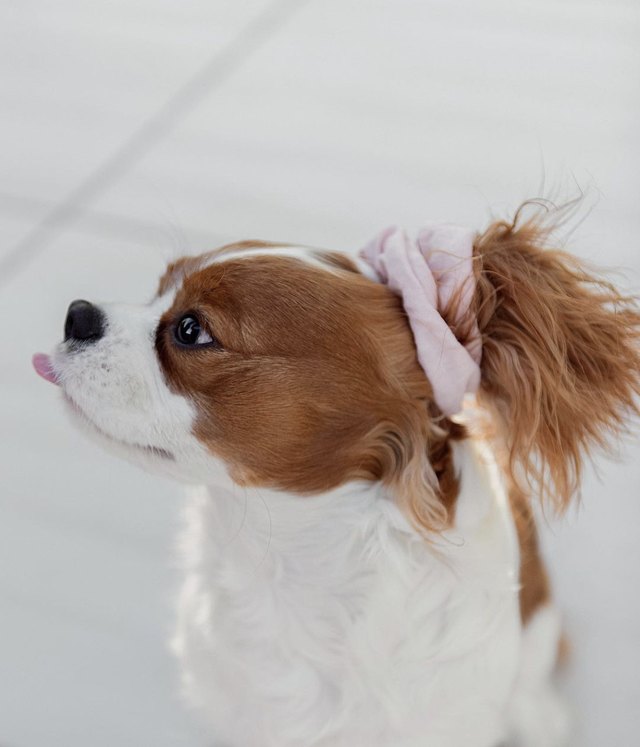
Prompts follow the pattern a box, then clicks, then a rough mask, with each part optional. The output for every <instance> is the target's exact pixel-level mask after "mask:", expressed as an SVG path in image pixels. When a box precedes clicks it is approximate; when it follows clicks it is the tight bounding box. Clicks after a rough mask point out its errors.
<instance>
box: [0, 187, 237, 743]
mask: <svg viewBox="0 0 640 747" xmlns="http://www.w3.org/2000/svg"><path fill="white" fill-rule="evenodd" d="M57 207H58V205H57V204H56V203H55V202H52V201H51V200H42V199H35V198H31V197H23V196H22V195H18V194H12V193H9V192H5V191H4V190H0V217H1V216H3V215H10V216H15V215H16V214H18V215H19V216H20V218H21V220H23V221H26V220H29V218H30V217H31V216H32V213H33V211H34V210H40V211H41V212H46V211H48V212H51V211H53V210H55V209H56V208H57ZM76 211H77V212H76V216H75V217H77V219H78V221H81V223H80V225H78V224H75V225H73V224H72V225H70V226H69V228H70V229H72V230H75V231H78V232H79V233H83V234H87V235H90V236H96V237H102V238H104V237H105V236H112V237H119V238H121V239H123V240H129V241H131V240H135V241H140V240H142V241H143V242H144V241H145V236H148V235H149V234H151V233H155V234H157V235H159V236H165V237H167V238H173V239H177V240H180V241H181V242H183V241H184V239H185V237H186V236H189V237H192V238H193V239H195V240H196V241H197V242H198V244H203V245H204V247H205V248H207V247H208V246H209V244H212V245H213V244H217V243H220V242H224V241H227V240H228V241H231V240H232V239H233V236H227V235H226V234H220V233H217V232H215V231H206V230H202V229H201V228H198V227H195V226H186V225H183V224H174V223H171V222H167V224H166V225H162V224H161V223H154V222H153V221H149V220H144V219H139V218H133V217H131V216H129V215H125V214H121V213H111V212H106V211H103V210H96V209H95V208H91V207H90V206H84V205H77V206H76ZM141 237H142V239H141ZM189 248H190V247H189V245H188V244H185V245H184V246H182V244H181V246H180V250H181V251H188V250H189ZM0 264H1V261H0ZM0 747H2V745H0Z"/></svg>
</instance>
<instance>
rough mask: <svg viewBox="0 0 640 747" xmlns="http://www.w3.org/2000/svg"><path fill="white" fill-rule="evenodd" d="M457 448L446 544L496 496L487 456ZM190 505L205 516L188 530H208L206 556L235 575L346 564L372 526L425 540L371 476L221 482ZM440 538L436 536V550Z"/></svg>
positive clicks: (304, 570)
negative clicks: (313, 483) (315, 488)
mask: <svg viewBox="0 0 640 747" xmlns="http://www.w3.org/2000/svg"><path fill="white" fill-rule="evenodd" d="M454 453H455V463H456V472H458V473H459V474H461V475H462V485H461V490H460V495H459V497H458V501H457V505H456V511H455V516H456V519H455V524H454V526H453V527H452V528H451V530H450V531H449V532H448V533H447V534H448V535H450V536H448V537H447V538H444V542H445V544H446V543H447V542H448V541H449V540H450V539H451V540H452V541H453V542H454V543H457V542H458V534H459V532H462V533H463V534H464V535H466V534H467V532H468V531H469V530H470V529H471V528H472V527H473V526H474V525H475V524H476V523H477V522H479V521H480V520H481V518H482V516H483V515H484V514H485V513H486V511H487V510H488V508H489V504H490V500H491V495H492V494H494V491H493V490H491V489H490V486H489V484H488V481H489V480H491V475H490V474H489V472H490V471H489V472H488V471H487V466H486V460H485V459H484V458H483V457H482V456H478V452H477V445H476V446H475V447H474V446H473V445H472V444H471V442H467V441H464V442H459V443H456V444H455V445H454ZM483 485H484V486H485V487H483ZM195 505H197V506H198V507H199V509H198V510H199V511H200V512H203V513H204V515H205V517H206V521H205V522H204V524H203V523H202V521H201V518H202V516H200V518H199V519H198V521H197V522H195V521H194V522H193V525H192V529H191V531H192V532H202V531H206V532H207V536H206V537H199V538H198V540H202V541H204V543H206V545H207V547H209V548H210V551H211V554H212V556H211V558H210V559H211V560H214V557H213V556H216V557H217V559H218V561H219V562H220V563H222V564H224V565H225V566H226V567H229V568H231V567H233V568H234V569H235V571H234V573H235V574H237V580H238V581H239V580H240V577H241V576H243V575H245V574H247V575H248V576H254V575H255V574H256V573H258V574H259V575H261V574H262V573H264V572H269V569H270V568H271V567H272V566H273V565H274V564H276V565H280V568H279V572H281V573H288V572H295V573H300V574H305V573H306V574H310V575H311V576H314V575H315V574H316V573H317V572H318V564H323V565H324V566H327V565H328V566H334V567H336V568H337V567H339V566H342V567H343V568H344V566H345V564H349V563H351V562H352V558H351V554H352V552H355V550H354V548H359V551H360V552H361V551H362V539H363V537H364V536H366V535H368V534H370V533H372V532H375V531H377V528H376V525H379V527H384V531H386V532H389V531H392V532H394V533H397V532H399V533H401V534H403V535H410V536H413V537H414V538H415V540H416V542H418V543H420V544H422V543H423V542H424V535H421V534H420V533H419V532H418V531H417V530H416V529H415V528H414V527H413V526H412V525H411V523H410V521H409V519H408V518H407V517H406V516H405V515H404V513H403V512H402V510H401V509H400V508H399V507H398V505H397V504H396V502H395V501H394V497H393V495H392V494H391V493H390V491H389V490H388V489H387V488H386V487H384V486H383V485H381V484H380V483H375V482H364V481H359V482H350V483H347V484H345V485H342V486H340V487H338V488H336V489H334V490H330V491H327V492H324V493H321V494H317V495H313V496H305V495H297V494H294V493H287V492H282V491H278V490H271V489H264V488H246V487H241V486H237V485H234V484H233V483H231V482H227V481H221V483H218V484H213V485H209V486H207V487H206V488H205V489H204V490H200V491H199V497H198V498H197V499H196V501H195ZM203 526H206V530H203ZM440 539H443V538H437V537H436V538H434V540H435V542H434V545H435V546H436V547H439V550H438V552H439V551H440V550H441V549H442V547H441V542H440V541H439V540H440ZM194 544H198V545H199V544H200V542H195V543H194ZM186 550H187V554H188V548H186Z"/></svg>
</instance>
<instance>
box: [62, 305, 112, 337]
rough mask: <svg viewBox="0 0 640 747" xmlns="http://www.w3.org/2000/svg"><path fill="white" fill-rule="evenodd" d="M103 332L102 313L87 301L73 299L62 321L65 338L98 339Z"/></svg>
mask: <svg viewBox="0 0 640 747" xmlns="http://www.w3.org/2000/svg"><path fill="white" fill-rule="evenodd" d="M103 334H104V314H103V313H102V311H100V309H99V308H98V307H97V306H94V305H93V304H92V303H89V301H81V300H78V301H73V302H72V303H71V305H70V306H69V310H68V311H67V318H66V320H65V323H64V339H65V340H85V341H87V340H99V339H100V338H101V337H102V335H103Z"/></svg>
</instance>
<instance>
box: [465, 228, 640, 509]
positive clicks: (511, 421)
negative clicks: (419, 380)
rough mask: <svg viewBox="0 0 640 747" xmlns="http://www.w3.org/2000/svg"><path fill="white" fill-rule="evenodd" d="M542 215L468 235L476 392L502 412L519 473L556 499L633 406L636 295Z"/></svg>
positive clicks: (637, 374)
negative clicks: (570, 250)
mask: <svg viewBox="0 0 640 747" xmlns="http://www.w3.org/2000/svg"><path fill="white" fill-rule="evenodd" d="M549 234H550V229H549V228H548V227H546V224H543V223H542V222H540V221H539V220H529V221H526V222H523V223H522V224H521V225H518V219H517V218H516V221H514V223H504V222H498V223H494V224H493V225H492V226H490V227H489V229H488V230H487V231H486V232H485V233H483V234H482V235H480V236H479V237H478V238H477V239H476V241H475V244H474V261H475V268H476V281H477V290H476V296H475V311H476V315H477V320H478V326H479V329H480V333H481V335H482V343H483V356H482V379H481V385H480V400H481V402H482V403H483V404H485V405H488V406H490V407H491V408H492V409H493V410H494V411H495V412H497V414H498V421H499V422H500V423H501V424H502V426H503V428H502V430H503V434H502V435H503V438H504V441H505V443H506V446H507V449H508V454H509V466H510V471H511V474H512V476H513V477H514V478H515V479H516V481H518V480H519V481H520V482H521V483H522V481H523V480H524V482H525V483H526V485H527V487H528V488H529V489H531V488H533V489H536V490H537V491H538V492H539V494H540V495H541V496H542V497H543V498H550V499H551V500H552V501H553V502H554V503H555V505H556V506H557V507H558V508H559V509H562V508H564V507H566V505H567V503H568V502H569V500H570V498H571V497H572V495H574V493H575V492H576V489H577V487H578V484H579V479H580V473H581V467H582V461H583V458H584V457H585V455H587V454H589V452H590V450H591V449H592V448H593V447H594V446H596V447H604V448H606V447H607V446H608V445H610V443H611V440H612V438H613V437H614V436H616V435H618V434H619V433H620V432H621V431H624V430H625V427H626V425H627V423H628V417H629V415H631V414H632V413H636V414H637V413H638V404H637V396H638V394H639V393H640V353H639V347H638V343H639V340H640V310H639V308H638V305H637V302H636V299H634V298H631V297H628V296H624V295H622V294H620V293H619V292H618V291H617V290H616V288H615V287H614V286H613V285H611V284H610V283H609V282H606V281H605V280H603V279H602V278H599V277H597V276H596V275H594V274H592V273H591V271H590V270H587V268H586V267H585V265H584V264H582V263H581V262H579V261H578V260H577V259H575V258H574V257H572V256H571V255H569V254H566V253H564V252H562V251H557V250H551V249H546V248H545V245H546V243H547V241H548V239H549Z"/></svg>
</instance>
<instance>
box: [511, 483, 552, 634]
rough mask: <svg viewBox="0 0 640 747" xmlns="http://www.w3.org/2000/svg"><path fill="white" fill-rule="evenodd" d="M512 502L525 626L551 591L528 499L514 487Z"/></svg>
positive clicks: (546, 600) (512, 489) (521, 604)
mask: <svg viewBox="0 0 640 747" xmlns="http://www.w3.org/2000/svg"><path fill="white" fill-rule="evenodd" d="M509 503H510V505H511V512H512V514H513V519H514V522H515V525H516V532H517V534H518V542H519V544H520V616H521V618H522V622H523V623H525V624H526V623H527V622H528V620H529V619H530V617H531V616H532V615H533V613H534V612H535V611H536V610H537V609H538V608H539V607H541V606H542V605H543V604H545V603H546V602H548V601H549V598H550V596H551V589H550V584H549V577H548V575H547V571H546V569H545V566H544V562H543V560H542V556H541V555H540V548H539V545H538V530H537V529H536V522H535V519H534V517H533V513H532V511H531V505H530V500H529V497H528V496H527V495H525V494H524V493H523V492H522V491H521V490H519V489H518V488H517V487H515V486H512V487H511V489H510V490H509Z"/></svg>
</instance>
